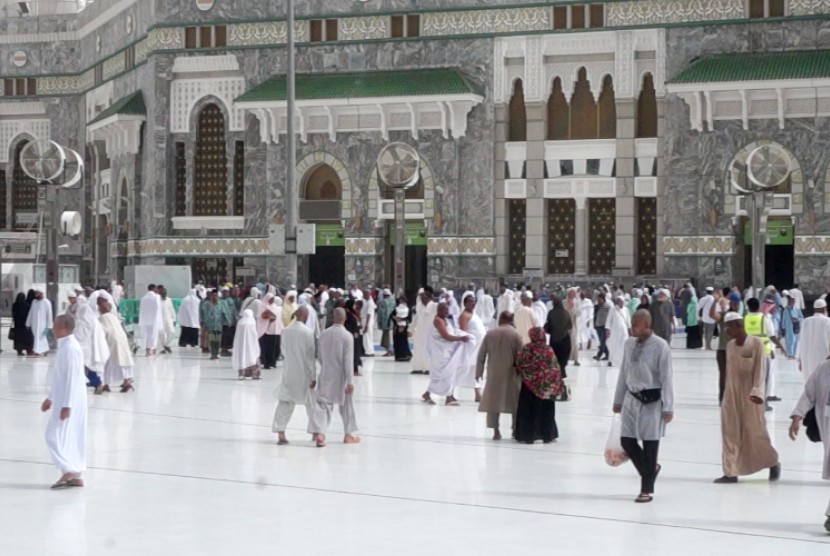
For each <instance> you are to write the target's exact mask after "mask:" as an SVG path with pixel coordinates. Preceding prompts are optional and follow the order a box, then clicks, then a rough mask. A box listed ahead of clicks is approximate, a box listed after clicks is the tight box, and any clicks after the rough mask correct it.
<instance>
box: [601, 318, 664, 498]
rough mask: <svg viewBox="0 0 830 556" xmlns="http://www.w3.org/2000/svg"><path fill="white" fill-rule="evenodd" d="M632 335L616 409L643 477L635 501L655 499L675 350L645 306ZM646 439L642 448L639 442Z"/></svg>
mask: <svg viewBox="0 0 830 556" xmlns="http://www.w3.org/2000/svg"><path fill="white" fill-rule="evenodd" d="M631 331H632V335H633V337H632V338H629V339H628V340H626V342H625V354H624V355H623V362H622V364H621V365H620V374H619V377H618V379H617V389H616V392H615V393H614V407H613V411H614V413H621V417H622V435H621V436H622V439H621V443H622V447H623V449H624V450H625V453H626V454H628V457H630V458H631V462H632V463H633V464H634V467H636V468H637V472H638V473H639V474H640V477H641V479H642V480H641V485H640V495H639V496H638V497H637V498H636V499H635V500H634V501H635V502H641V503H642V502H651V501H652V499H653V495H654V481H655V480H656V479H657V474H658V473H659V472H660V466H659V465H658V464H657V453H658V451H659V448H660V438H661V437H662V436H663V433H664V429H665V425H666V424H668V423H669V422H671V420H672V417H673V415H674V391H673V389H672V364H671V350H670V349H669V345H668V344H667V343H666V341H665V340H663V339H662V338H660V337H658V336H657V335H656V334H655V333H654V332H652V330H651V314H650V313H649V312H648V311H646V310H645V309H642V310H639V311H637V312H636V313H634V316H633V317H632V319H631ZM639 440H642V441H643V446H642V448H641V447H640V445H639V444H638V441H639Z"/></svg>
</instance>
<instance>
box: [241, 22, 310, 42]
mask: <svg viewBox="0 0 830 556" xmlns="http://www.w3.org/2000/svg"><path fill="white" fill-rule="evenodd" d="M294 40H295V41H297V42H307V41H308V22H307V21H297V22H295V23H294ZM287 41H288V27H287V26H286V23H285V22H284V21H259V22H252V23H239V24H234V25H228V46H256V45H271V44H285V43H286V42H287Z"/></svg>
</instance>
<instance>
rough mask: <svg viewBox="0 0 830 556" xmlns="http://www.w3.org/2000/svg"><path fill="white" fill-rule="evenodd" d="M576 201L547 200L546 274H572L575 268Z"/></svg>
mask: <svg viewBox="0 0 830 556" xmlns="http://www.w3.org/2000/svg"><path fill="white" fill-rule="evenodd" d="M575 228H576V201H574V200H573V199H550V200H548V274H573V273H574V268H575V266H576V233H575Z"/></svg>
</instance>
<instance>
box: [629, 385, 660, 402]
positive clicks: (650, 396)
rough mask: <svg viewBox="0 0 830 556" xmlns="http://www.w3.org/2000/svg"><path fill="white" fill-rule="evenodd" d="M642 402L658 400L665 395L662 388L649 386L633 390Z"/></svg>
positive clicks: (633, 393)
mask: <svg viewBox="0 0 830 556" xmlns="http://www.w3.org/2000/svg"><path fill="white" fill-rule="evenodd" d="M631 395H632V396H634V397H635V398H636V399H637V400H638V401H639V402H640V403H642V404H645V405H648V404H650V403H654V402H658V401H660V399H661V398H662V397H663V389H662V388H649V389H647V390H640V391H639V392H631Z"/></svg>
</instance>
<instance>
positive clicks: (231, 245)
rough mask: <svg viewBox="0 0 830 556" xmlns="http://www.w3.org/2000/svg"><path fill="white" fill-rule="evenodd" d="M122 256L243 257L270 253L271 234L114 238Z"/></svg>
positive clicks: (116, 251)
mask: <svg viewBox="0 0 830 556" xmlns="http://www.w3.org/2000/svg"><path fill="white" fill-rule="evenodd" d="M112 248H113V252H114V253H118V256H121V257H124V256H126V257H243V256H251V255H268V254H269V253H270V252H269V250H268V238H264V237H247V238H241V237H240V238H172V237H169V238H156V239H140V240H129V241H126V242H124V241H120V242H114V243H113V244H112Z"/></svg>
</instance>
